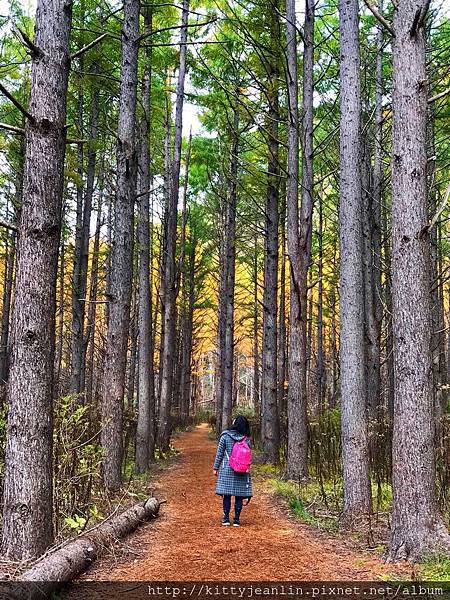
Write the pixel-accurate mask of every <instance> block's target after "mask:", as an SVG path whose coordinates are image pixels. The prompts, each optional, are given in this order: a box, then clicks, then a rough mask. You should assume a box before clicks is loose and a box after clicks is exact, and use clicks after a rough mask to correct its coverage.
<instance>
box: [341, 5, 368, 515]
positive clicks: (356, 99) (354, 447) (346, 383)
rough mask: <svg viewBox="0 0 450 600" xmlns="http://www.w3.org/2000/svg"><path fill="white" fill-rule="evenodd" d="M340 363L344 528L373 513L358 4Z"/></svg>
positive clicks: (344, 149) (344, 82) (347, 114)
mask: <svg viewBox="0 0 450 600" xmlns="http://www.w3.org/2000/svg"><path fill="white" fill-rule="evenodd" d="M339 16H340V35H341V50H340V61H341V62H340V66H341V71H340V72H341V75H340V77H341V139H340V158H341V164H340V172H341V173H340V208H339V224H340V258H341V262H340V265H341V267H340V276H341V280H340V315H341V337H340V363H341V365H340V366H341V397H342V401H341V402H342V461H343V471H344V510H343V515H342V516H343V522H344V524H345V525H347V526H348V527H352V526H353V525H354V524H356V523H357V522H358V521H360V520H363V521H365V520H367V519H368V518H369V517H370V512H371V493H370V483H369V451H368V441H367V435H368V431H367V407H366V378H365V365H364V360H362V357H363V356H364V284H363V268H362V267H363V263H362V255H363V245H362V214H361V213H362V196H361V165H360V160H361V153H362V149H361V139H360V135H361V134H360V119H361V90H360V74H359V69H360V58H359V32H358V22H359V15H358V0H341V2H340V5H339Z"/></svg>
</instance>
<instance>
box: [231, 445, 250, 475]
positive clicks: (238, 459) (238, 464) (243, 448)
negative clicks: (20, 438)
mask: <svg viewBox="0 0 450 600" xmlns="http://www.w3.org/2000/svg"><path fill="white" fill-rule="evenodd" d="M246 440H247V436H245V437H244V438H243V439H242V440H241V441H240V442H235V443H234V446H233V450H232V451H231V456H230V460H229V463H230V467H231V468H232V469H233V471H236V473H250V465H251V464H252V451H251V450H250V448H249V447H248V446H247V444H246Z"/></svg>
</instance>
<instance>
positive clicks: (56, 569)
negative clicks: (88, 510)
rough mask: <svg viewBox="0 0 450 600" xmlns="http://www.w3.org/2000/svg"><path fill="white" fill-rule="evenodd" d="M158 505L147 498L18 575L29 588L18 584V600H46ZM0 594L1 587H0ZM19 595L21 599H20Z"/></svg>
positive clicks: (138, 523) (154, 499)
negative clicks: (32, 584)
mask: <svg viewBox="0 0 450 600" xmlns="http://www.w3.org/2000/svg"><path fill="white" fill-rule="evenodd" d="M159 506H160V503H159V502H158V500H157V499H156V498H149V499H148V500H147V501H146V502H140V503H139V504H135V505H134V506H132V507H131V508H128V509H127V510H126V511H124V512H123V513H122V514H120V515H118V516H116V517H114V518H113V519H111V520H109V521H103V522H102V523H100V525H98V527H96V528H95V529H93V530H92V531H90V532H88V533H86V534H84V535H82V536H80V537H78V538H76V539H75V540H74V541H72V542H69V543H67V544H66V545H64V546H63V547H62V548H60V549H59V550H55V551H54V552H51V553H50V554H48V555H47V556H45V557H44V558H42V559H41V560H39V561H38V562H37V563H35V564H34V565H33V566H32V567H31V569H29V570H28V571H25V573H23V574H22V575H21V578H20V581H22V582H27V583H28V585H27V586H26V587H24V589H22V590H20V583H19V582H18V583H17V598H25V597H26V598H30V596H29V594H30V592H31V594H34V593H35V595H31V598H30V600H31V599H33V600H34V598H46V597H48V595H49V594H50V593H51V592H52V591H55V590H57V589H58V588H60V587H61V586H62V584H63V583H67V582H69V581H71V580H72V579H75V577H76V576H77V575H79V574H80V573H82V572H83V571H85V570H86V569H87V568H88V567H90V566H91V565H92V563H93V561H95V560H96V559H97V558H98V557H99V556H101V555H102V554H103V553H104V552H105V550H106V549H107V548H109V547H110V546H111V545H112V544H114V543H115V542H116V540H117V539H122V538H124V537H125V536H126V535H128V534H129V533H131V532H132V531H134V530H135V529H136V528H137V527H139V525H141V524H142V523H144V522H145V521H148V520H149V519H150V518H152V517H156V516H157V515H158V512H159ZM30 582H36V583H37V584H39V585H37V586H36V590H35V591H33V588H31V587H30V585H29V583H30ZM0 592H1V587H0ZM21 594H22V595H21Z"/></svg>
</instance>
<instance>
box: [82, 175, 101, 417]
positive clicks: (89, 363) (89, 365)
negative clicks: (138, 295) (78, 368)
mask: <svg viewBox="0 0 450 600" xmlns="http://www.w3.org/2000/svg"><path fill="white" fill-rule="evenodd" d="M102 186H103V183H102V184H101V185H100V198H99V201H98V207H97V220H96V224H95V235H94V246H93V249H92V262H91V282H90V292H89V308H88V314H87V326H86V337H85V340H84V346H85V351H84V352H85V355H86V373H87V377H85V379H86V392H85V394H86V404H87V405H88V406H89V407H90V406H91V404H92V392H93V388H94V353H95V322H96V316H97V290H98V275H99V273H98V270H99V269H98V262H99V260H98V259H99V250H100V230H101V225H102V194H103V189H102Z"/></svg>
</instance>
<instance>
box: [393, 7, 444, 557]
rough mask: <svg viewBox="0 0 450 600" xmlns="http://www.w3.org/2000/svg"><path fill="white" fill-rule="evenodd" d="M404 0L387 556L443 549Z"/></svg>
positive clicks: (417, 100) (397, 110)
mask: <svg viewBox="0 0 450 600" xmlns="http://www.w3.org/2000/svg"><path fill="white" fill-rule="evenodd" d="M426 9H427V3H426V2H423V1H419V0H404V1H403V2H401V3H399V5H398V8H397V10H396V12H395V18H394V29H395V34H396V35H395V40H394V45H393V69H394V70H393V73H394V78H393V110H394V122H393V128H394V129H393V149H392V244H393V248H392V300H393V336H394V370H395V386H394V428H393V448H392V452H393V479H392V485H393V506H394V511H393V517H392V533H391V542H390V548H389V553H388V558H389V559H391V560H395V559H402V558H410V559H416V558H418V557H420V556H423V555H425V554H430V553H433V552H436V551H439V550H441V551H442V550H443V551H448V550H449V548H450V537H449V534H448V532H447V529H446V527H445V525H444V521H443V519H442V518H441V516H440V514H439V511H438V508H437V502H436V493H435V456H434V453H435V448H434V424H433V417H434V406H433V390H432V380H433V379H432V364H431V350H430V348H431V346H430V342H431V339H430V336H431V310H430V285H429V283H430V282H429V272H430V271H429V267H430V256H429V239H428V237H427V234H426V233H424V232H425V231H426V230H425V229H424V228H425V226H426V223H427V198H426V113H427V85H426V72H425V39H424V31H423V20H422V15H423V12H424V11H426Z"/></svg>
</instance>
